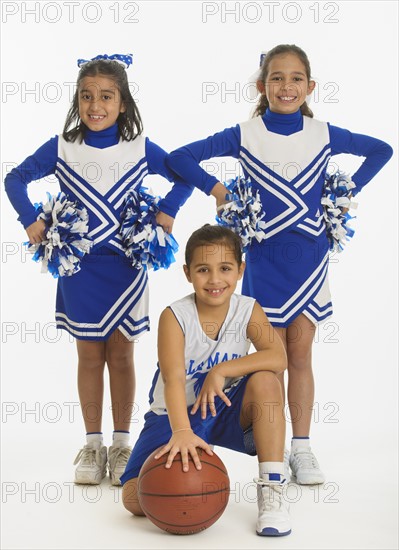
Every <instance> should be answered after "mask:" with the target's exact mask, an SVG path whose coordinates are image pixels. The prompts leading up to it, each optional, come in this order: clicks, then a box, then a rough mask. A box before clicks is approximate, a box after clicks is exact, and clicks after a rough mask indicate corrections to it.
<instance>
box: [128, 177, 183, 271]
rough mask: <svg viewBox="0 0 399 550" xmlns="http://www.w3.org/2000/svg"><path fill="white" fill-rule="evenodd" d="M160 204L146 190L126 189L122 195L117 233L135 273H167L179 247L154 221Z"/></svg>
mask: <svg viewBox="0 0 399 550" xmlns="http://www.w3.org/2000/svg"><path fill="white" fill-rule="evenodd" d="M160 200H161V197H154V196H153V195H152V194H150V193H147V188H146V187H140V189H139V190H136V189H130V190H129V191H128V193H127V194H126V199H125V205H124V207H123V210H122V213H121V218H122V225H121V230H120V233H121V235H122V240H123V244H124V247H125V254H126V256H127V257H128V258H130V259H131V261H132V266H133V267H135V268H137V269H140V268H144V269H151V268H152V269H154V271H156V270H157V269H160V268H161V267H163V268H164V269H168V267H169V266H170V264H172V263H173V262H175V261H176V259H175V256H174V255H175V253H176V252H177V251H178V249H179V245H178V244H177V242H176V240H175V238H174V237H173V235H171V234H169V233H166V231H164V229H163V228H162V227H161V226H160V225H157V222H156V219H155V217H156V215H157V214H158V212H159V207H158V204H159V201H160Z"/></svg>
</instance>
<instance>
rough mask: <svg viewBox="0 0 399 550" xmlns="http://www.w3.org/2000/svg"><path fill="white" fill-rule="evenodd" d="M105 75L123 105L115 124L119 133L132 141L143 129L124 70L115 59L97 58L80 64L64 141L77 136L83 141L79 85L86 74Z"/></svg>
mask: <svg viewBox="0 0 399 550" xmlns="http://www.w3.org/2000/svg"><path fill="white" fill-rule="evenodd" d="M98 75H101V76H106V77H108V78H111V79H112V80H114V81H115V84H116V86H117V87H118V90H119V92H120V94H121V100H122V102H123V104H124V106H125V109H126V110H125V112H123V113H119V116H118V118H117V121H116V122H117V124H118V129H119V135H120V136H121V137H122V139H123V140H124V141H133V140H134V139H135V138H136V137H137V136H138V135H140V134H141V133H142V131H143V123H142V121H141V117H140V113H139V110H138V108H137V105H136V103H135V101H134V99H133V96H132V94H131V92H130V89H129V82H128V80H127V76H126V70H125V68H124V67H123V65H121V64H120V63H118V62H117V61H113V60H109V59H97V60H96V61H89V62H88V63H85V65H83V66H82V68H81V69H80V71H79V74H78V78H77V82H76V91H75V94H74V96H73V100H72V105H71V107H70V109H69V111H68V114H67V118H66V121H65V126H64V130H63V133H62V136H63V138H64V139H65V140H66V141H72V142H74V141H75V140H76V139H77V138H78V137H79V138H80V141H81V142H82V141H83V138H84V136H85V133H86V130H87V126H86V125H85V124H84V123H83V122H82V121H81V119H80V116H79V85H80V83H81V81H82V80H83V78H85V77H86V76H98Z"/></svg>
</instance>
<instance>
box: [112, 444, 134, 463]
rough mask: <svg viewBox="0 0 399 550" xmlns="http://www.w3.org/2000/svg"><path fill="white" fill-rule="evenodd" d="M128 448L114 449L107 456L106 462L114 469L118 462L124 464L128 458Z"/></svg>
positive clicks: (129, 451)
mask: <svg viewBox="0 0 399 550" xmlns="http://www.w3.org/2000/svg"><path fill="white" fill-rule="evenodd" d="M130 453H131V449H130V447H114V448H113V449H111V451H110V452H109V455H108V461H109V463H110V464H111V465H112V466H111V467H114V466H115V464H116V463H117V462H118V461H121V462H122V461H123V463H126V462H127V461H128V460H129V458H130Z"/></svg>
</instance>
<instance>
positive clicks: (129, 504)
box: [122, 478, 145, 516]
mask: <svg viewBox="0 0 399 550" xmlns="http://www.w3.org/2000/svg"><path fill="white" fill-rule="evenodd" d="M122 502H123V506H124V507H125V508H126V510H128V512H130V513H131V514H133V515H134V516H145V514H144V512H143V510H142V508H141V506H140V503H139V500H138V496H137V478H134V479H129V481H127V482H126V483H125V485H124V486H123V489H122Z"/></svg>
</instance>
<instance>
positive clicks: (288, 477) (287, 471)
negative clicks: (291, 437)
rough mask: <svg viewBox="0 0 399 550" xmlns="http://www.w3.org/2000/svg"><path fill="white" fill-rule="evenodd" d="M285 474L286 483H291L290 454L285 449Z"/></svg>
mask: <svg viewBox="0 0 399 550" xmlns="http://www.w3.org/2000/svg"><path fill="white" fill-rule="evenodd" d="M284 474H285V479H286V482H287V483H289V482H290V481H291V473H290V452H289V450H288V449H287V448H285V449H284Z"/></svg>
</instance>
